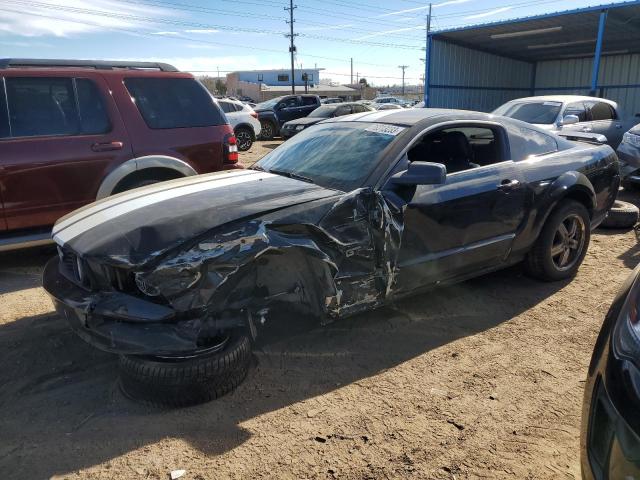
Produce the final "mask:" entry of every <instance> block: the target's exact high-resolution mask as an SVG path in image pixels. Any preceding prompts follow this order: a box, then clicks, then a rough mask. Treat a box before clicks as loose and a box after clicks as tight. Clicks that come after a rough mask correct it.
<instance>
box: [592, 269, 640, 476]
mask: <svg viewBox="0 0 640 480" xmlns="http://www.w3.org/2000/svg"><path fill="white" fill-rule="evenodd" d="M580 446H581V453H582V455H581V457H582V476H583V479H584V480H605V479H611V480H618V479H620V480H627V479H628V480H633V479H640V266H639V267H637V268H636V269H635V271H634V272H633V273H632V274H631V275H630V276H629V277H628V279H627V281H626V282H625V284H624V285H623V287H622V289H621V290H620V292H619V293H618V295H617V297H616V298H615V300H614V301H613V304H612V305H611V308H610V309H609V312H608V313H607V316H606V317H605V320H604V323H603V325H602V330H601V331H600V334H599V336H598V339H597V341H596V346H595V349H594V352H593V356H592V358H591V363H590V365H589V373H588V377H587V383H586V385H585V395H584V406H583V412H582V435H581V442H580Z"/></svg>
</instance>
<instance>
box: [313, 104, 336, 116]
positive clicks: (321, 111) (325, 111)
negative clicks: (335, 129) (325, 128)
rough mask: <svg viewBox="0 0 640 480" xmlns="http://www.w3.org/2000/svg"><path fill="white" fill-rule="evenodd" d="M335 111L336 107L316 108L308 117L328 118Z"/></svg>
mask: <svg viewBox="0 0 640 480" xmlns="http://www.w3.org/2000/svg"><path fill="white" fill-rule="evenodd" d="M335 111H336V107H329V106H324V107H318V108H316V109H315V110H314V111H313V112H311V113H310V114H309V115H307V116H308V117H316V118H329V117H330V116H331V115H333V114H334V113H335Z"/></svg>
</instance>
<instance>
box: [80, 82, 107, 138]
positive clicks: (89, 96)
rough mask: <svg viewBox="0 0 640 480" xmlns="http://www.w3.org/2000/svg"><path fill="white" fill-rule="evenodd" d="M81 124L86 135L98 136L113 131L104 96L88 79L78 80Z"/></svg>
mask: <svg viewBox="0 0 640 480" xmlns="http://www.w3.org/2000/svg"><path fill="white" fill-rule="evenodd" d="M76 92H77V93H78V106H79V107H80V124H81V129H82V133H83V134H85V135H97V134H101V133H107V132H109V131H110V130H111V122H110V121H109V115H108V114H107V109H106V107H105V104H104V101H103V99H102V95H101V94H100V91H99V90H98V87H96V84H95V83H93V81H91V80H88V79H86V78H77V79H76Z"/></svg>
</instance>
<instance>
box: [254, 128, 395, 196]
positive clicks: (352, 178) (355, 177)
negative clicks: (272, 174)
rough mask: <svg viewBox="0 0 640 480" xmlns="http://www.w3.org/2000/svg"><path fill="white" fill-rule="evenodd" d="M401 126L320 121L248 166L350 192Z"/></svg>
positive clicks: (370, 168) (368, 173) (357, 186)
mask: <svg viewBox="0 0 640 480" xmlns="http://www.w3.org/2000/svg"><path fill="white" fill-rule="evenodd" d="M403 130H404V127H398V126H395V125H384V124H377V123H365V122H339V123H327V124H319V125H315V126H314V128H311V129H309V130H303V131H302V132H301V133H299V134H298V135H296V136H295V137H293V138H291V140H287V141H286V142H285V143H283V144H282V145H280V146H279V147H278V148H276V149H275V150H273V151H272V152H271V153H268V154H267V155H265V156H264V157H262V159H261V160H260V161H258V162H257V163H256V164H254V165H253V166H252V167H251V168H254V169H258V170H260V169H262V170H265V171H270V170H274V171H277V172H278V173H279V174H289V175H290V176H292V177H296V176H297V177H302V178H305V179H306V180H307V181H312V182H313V183H315V184H318V185H320V186H323V187H326V188H332V189H336V190H342V191H344V192H349V191H351V190H354V189H356V188H359V187H361V186H362V185H363V183H364V181H365V180H366V179H367V177H368V176H369V175H370V174H371V173H372V172H373V170H374V169H375V168H376V167H377V166H378V162H379V158H380V155H381V153H382V151H383V150H384V149H385V148H386V147H387V146H388V145H389V144H390V143H391V142H392V141H393V140H394V139H395V138H396V136H397V135H398V134H400V133H401V132H402V131H403Z"/></svg>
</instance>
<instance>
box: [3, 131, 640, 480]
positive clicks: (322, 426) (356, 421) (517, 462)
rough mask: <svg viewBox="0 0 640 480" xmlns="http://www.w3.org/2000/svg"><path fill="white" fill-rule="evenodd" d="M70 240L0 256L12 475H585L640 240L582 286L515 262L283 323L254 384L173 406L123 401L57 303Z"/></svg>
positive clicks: (591, 269) (595, 245)
mask: <svg viewBox="0 0 640 480" xmlns="http://www.w3.org/2000/svg"><path fill="white" fill-rule="evenodd" d="M276 143H277V142H267V143H266V144H261V145H257V146H256V147H254V148H253V149H252V150H251V151H250V152H249V154H246V153H245V154H242V157H243V163H250V162H251V161H250V160H247V159H248V158H250V157H251V158H254V159H255V158H258V157H259V156H260V155H261V153H262V152H264V151H265V149H266V148H268V147H267V145H275V144H276ZM54 253H55V252H54V251H53V249H51V248H44V249H42V248H41V249H37V250H29V251H23V252H16V253H11V254H5V255H3V256H0V305H2V309H1V310H0V364H2V369H0V387H1V388H0V406H1V410H0V411H1V412H2V413H0V471H1V472H2V476H3V478H10V479H23V478H24V479H45V478H51V477H53V478H56V479H57V478H90V479H94V478H101V479H102V478H104V479H111V478H117V479H166V478H169V472H170V471H171V470H175V469H185V470H186V474H185V476H184V477H182V478H183V479H189V480H196V479H198V480H203V479H221V478H243V479H244V478H251V479H254V478H284V479H288V478H291V479H294V478H296V479H297V478H314V479H316V478H317V479H324V478H345V479H366V478H371V479H383V478H421V479H422V478H430V479H467V478H492V479H493V478H499V479H501V478H510V479H511V478H513V479H534V478H535V479H546V478H549V479H551V478H553V479H558V478H579V477H580V468H579V449H578V434H579V428H580V408H581V403H582V394H583V385H584V379H585V375H586V369H587V365H588V362H589V359H590V355H591V350H592V347H593V343H594V341H595V338H596V335H597V332H598V330H599V327H600V324H601V321H602V319H603V317H604V314H605V312H606V310H607V308H608V306H609V304H610V302H611V300H612V299H613V297H614V295H615V293H616V291H617V289H618V287H619V286H620V285H621V283H622V282H623V280H624V279H625V277H626V276H627V275H628V273H629V272H630V270H631V269H632V268H633V267H634V266H635V265H636V263H637V262H638V255H639V254H640V248H639V246H638V241H637V238H636V236H635V233H634V232H633V231H628V232H620V231H615V232H614V231H608V232H607V231H597V232H596V233H595V234H594V235H593V237H592V243H591V246H590V249H589V253H588V255H587V257H586V259H585V262H584V265H583V266H582V268H581V269H580V271H579V274H578V276H577V277H576V278H575V279H574V280H573V281H571V282H563V283H556V284H543V283H539V282H536V281H534V280H531V279H529V278H527V277H525V276H523V275H522V273H521V271H520V269H519V268H511V269H508V270H505V271H502V272H498V273H495V274H492V275H489V276H486V277H482V278H479V279H476V280H472V281H468V282H465V283H462V284H460V285H457V286H454V287H449V288H443V289H438V290H434V291H432V292H431V293H429V294H425V295H422V296H419V297H415V298H412V299H409V300H406V301H402V302H400V303H398V304H397V305H394V306H393V307H389V308H384V309H382V310H379V311H376V312H374V313H369V314H366V315H361V316H358V317H354V318H351V319H348V320H345V321H342V322H337V323H334V324H332V325H329V326H326V327H323V328H313V329H310V328H306V327H302V326H300V327H296V326H295V325H285V324H279V323H277V321H276V322H275V323H276V325H275V326H274V327H275V328H274V331H273V333H272V335H270V336H269V337H267V338H263V340H262V343H261V344H260V345H259V347H258V349H257V351H256V355H255V357H256V359H255V366H254V368H253V369H252V370H251V372H250V374H249V377H248V378H247V380H246V381H245V382H244V383H243V384H242V385H241V386H240V388H238V390H236V391H235V392H234V393H233V394H231V395H228V396H226V397H224V398H222V399H220V400H218V401H215V402H212V403H209V404H206V405H201V406H198V407H193V408H188V409H182V410H174V411H166V410H159V409H151V408H146V407H143V406H140V405H137V404H136V403H133V402H131V401H129V400H127V399H126V398H124V397H123V396H122V394H121V393H120V392H119V390H118V387H117V382H116V379H117V372H116V359H115V358H114V357H113V356H111V355H108V354H105V353H102V352H99V351H97V350H95V349H93V348H91V347H90V346H88V345H86V344H85V343H84V342H83V341H82V340H80V339H79V338H77V337H76V336H75V335H74V334H73V333H72V332H71V331H70V330H69V329H68V328H67V326H66V325H65V322H64V321H63V320H62V319H61V318H59V317H58V316H57V315H56V314H55V312H53V310H52V305H51V302H50V301H49V299H48V298H47V296H46V295H45V293H44V292H43V290H42V289H41V288H40V286H39V284H40V273H41V271H42V266H43V263H44V262H45V261H46V259H47V258H48V257H49V256H51V255H52V254H54Z"/></svg>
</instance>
